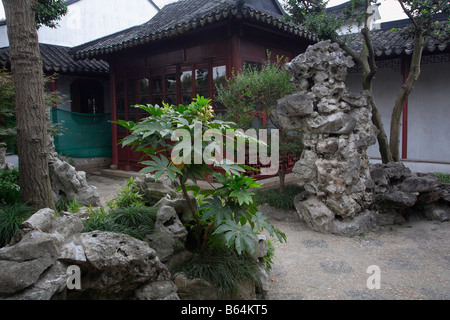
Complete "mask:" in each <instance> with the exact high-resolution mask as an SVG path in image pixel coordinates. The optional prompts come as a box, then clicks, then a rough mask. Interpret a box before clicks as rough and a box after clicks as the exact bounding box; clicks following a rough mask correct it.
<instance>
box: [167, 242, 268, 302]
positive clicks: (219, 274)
mask: <svg viewBox="0 0 450 320" xmlns="http://www.w3.org/2000/svg"><path fill="white" fill-rule="evenodd" d="M171 272H172V273H173V274H174V273H177V272H183V273H184V274H186V276H187V277H188V278H190V279H196V278H199V279H203V280H206V281H208V282H209V283H210V284H212V285H213V286H214V287H216V288H218V289H219V294H220V295H221V297H220V298H230V296H232V295H233V294H235V293H236V292H237V288H238V284H239V283H242V282H244V281H249V282H250V283H251V284H252V285H255V286H259V287H260V286H261V280H260V278H259V277H258V272H259V270H258V262H257V261H256V260H255V259H254V258H253V257H252V256H250V255H247V254H243V255H238V254H237V253H236V252H235V251H234V250H218V251H217V250H214V251H208V252H206V253H203V254H196V255H194V256H193V257H192V258H190V259H188V260H187V261H185V262H183V263H182V264H179V265H176V266H174V267H173V269H172V270H171Z"/></svg>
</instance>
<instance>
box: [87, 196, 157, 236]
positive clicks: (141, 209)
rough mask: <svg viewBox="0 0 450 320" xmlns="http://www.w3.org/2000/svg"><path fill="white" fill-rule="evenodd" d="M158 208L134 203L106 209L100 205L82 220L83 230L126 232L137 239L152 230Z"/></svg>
mask: <svg viewBox="0 0 450 320" xmlns="http://www.w3.org/2000/svg"><path fill="white" fill-rule="evenodd" d="M157 211H158V208H155V207H145V206H142V205H134V206H130V207H126V208H114V209H111V211H109V212H108V211H106V210H105V208H103V207H100V208H98V209H95V210H91V215H90V216H89V218H87V219H85V220H84V221H83V223H84V231H85V232H91V231H95V230H100V231H108V232H115V233H122V234H128V235H129V236H132V237H134V238H136V239H139V240H144V238H145V235H147V234H150V233H152V232H153V230H154V227H155V221H156V213H157Z"/></svg>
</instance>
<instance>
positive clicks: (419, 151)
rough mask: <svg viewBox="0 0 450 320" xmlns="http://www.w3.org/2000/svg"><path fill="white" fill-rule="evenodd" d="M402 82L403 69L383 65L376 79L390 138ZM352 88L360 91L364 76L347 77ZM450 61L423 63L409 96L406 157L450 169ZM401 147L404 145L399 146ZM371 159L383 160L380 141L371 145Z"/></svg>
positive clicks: (379, 100)
mask: <svg viewBox="0 0 450 320" xmlns="http://www.w3.org/2000/svg"><path fill="white" fill-rule="evenodd" d="M401 85H402V76H401V74H400V71H398V70H394V69H392V68H380V69H379V70H378V73H377V76H376V79H375V82H374V89H373V92H374V98H375V102H376V104H377V107H378V110H379V112H380V114H381V117H382V121H383V125H384V129H385V131H386V134H387V135H388V138H389V132H390V120H391V112H392V108H393V106H394V102H395V99H396V96H397V93H398V92H399V90H400V88H401ZM347 86H348V88H349V90H350V91H360V90H361V89H362V86H361V75H360V74H359V73H350V74H349V75H348V77H347ZM449 120H450V62H442V63H435V64H422V72H421V75H420V78H419V80H418V82H417V83H416V86H415V88H414V90H413V92H412V93H411V95H410V97H409V99H408V154H407V160H408V161H410V162H411V163H416V164H417V167H414V168H415V169H417V168H420V167H422V166H421V165H420V163H426V162H430V163H431V162H432V163H436V164H443V166H444V167H445V168H446V169H445V170H443V171H445V172H447V171H449V170H450V125H449ZM400 147H401V146H400ZM369 156H370V158H371V159H374V160H375V159H380V158H381V156H380V152H379V147H378V144H376V145H374V146H372V147H370V148H369ZM424 168H425V167H424Z"/></svg>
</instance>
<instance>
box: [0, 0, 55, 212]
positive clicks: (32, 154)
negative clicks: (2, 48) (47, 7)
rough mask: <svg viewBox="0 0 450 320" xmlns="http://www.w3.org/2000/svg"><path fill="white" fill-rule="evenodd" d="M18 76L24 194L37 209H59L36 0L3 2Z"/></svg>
mask: <svg viewBox="0 0 450 320" xmlns="http://www.w3.org/2000/svg"><path fill="white" fill-rule="evenodd" d="M3 5H4V8H5V13H6V21H7V26H8V38H9V43H10V45H9V48H10V60H11V69H12V72H13V74H14V86H15V95H16V119H17V146H18V156H19V185H20V195H21V199H22V201H24V202H27V203H29V204H31V205H33V206H34V207H36V209H41V208H51V209H55V204H54V200H53V194H52V189H51V184H50V178H49V173H48V159H47V158H48V154H47V148H46V138H47V128H46V126H47V120H46V114H45V102H44V82H43V79H44V77H43V69H42V60H41V55H40V51H39V44H38V36H37V30H36V21H35V12H36V8H37V1H36V0H3Z"/></svg>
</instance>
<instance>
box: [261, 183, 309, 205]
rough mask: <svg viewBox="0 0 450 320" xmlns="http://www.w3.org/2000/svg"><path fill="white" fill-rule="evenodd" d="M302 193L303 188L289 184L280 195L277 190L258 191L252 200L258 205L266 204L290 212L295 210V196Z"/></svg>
mask: <svg viewBox="0 0 450 320" xmlns="http://www.w3.org/2000/svg"><path fill="white" fill-rule="evenodd" d="M303 191H304V189H303V187H300V186H298V185H296V184H290V185H287V186H286V187H285V190H284V192H283V193H281V194H280V192H279V190H278V188H271V189H264V190H258V191H256V195H255V198H254V200H255V202H257V203H259V204H264V203H267V204H268V205H270V206H272V207H275V208H279V209H283V210H292V209H295V207H294V198H295V196H297V195H298V194H299V193H301V192H303Z"/></svg>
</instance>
